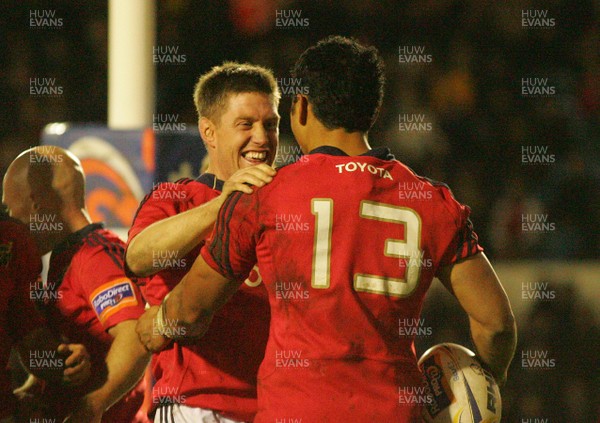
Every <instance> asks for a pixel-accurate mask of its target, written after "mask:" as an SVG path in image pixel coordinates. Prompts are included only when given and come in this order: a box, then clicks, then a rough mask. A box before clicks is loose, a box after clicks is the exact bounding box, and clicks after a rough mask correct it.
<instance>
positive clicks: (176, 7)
mask: <svg viewBox="0 0 600 423" xmlns="http://www.w3.org/2000/svg"><path fill="white" fill-rule="evenodd" d="M32 9H45V10H54V11H56V12H55V13H56V16H57V17H60V18H62V20H63V25H62V26H60V27H54V28H43V29H40V28H32V27H31V26H30V25H29V22H28V20H29V14H30V11H31V10H32ZM531 10H536V11H542V12H543V11H545V13H546V17H547V18H552V19H553V22H554V23H553V24H549V23H548V21H546V24H541V25H538V26H527V25H524V24H523V21H522V18H523V16H524V15H523V13H524V11H531ZM283 11H285V12H283ZM290 11H293V12H290ZM278 13H279V15H278ZM282 13H283V14H282ZM290 13H291V14H292V15H290ZM294 13H295V15H293V14H294ZM598 14H599V5H598V3H597V2H593V1H591V0H581V1H577V2H573V1H567V0H563V1H561V0H555V1H524V0H515V1H511V2H479V1H474V0H471V1H452V0H427V1H422V2H401V1H393V0H379V1H376V0H357V1H350V0H344V1H335V2H334V1H314V0H310V1H276V0H246V1H243V0H229V1H192V0H159V1H157V40H156V42H155V45H156V46H169V47H171V48H177V54H178V55H183V56H184V57H185V61H184V63H178V64H173V63H159V64H157V65H156V66H157V68H156V71H157V74H156V75H157V86H156V88H157V91H156V107H155V113H156V114H163V115H170V116H175V115H176V116H177V118H176V119H177V121H178V122H179V123H187V127H188V129H190V130H193V128H194V122H195V110H194V106H193V102H192V96H191V92H192V88H193V85H194V83H195V81H196V79H197V77H198V75H199V74H201V73H202V72H205V71H206V70H208V69H209V68H210V67H211V66H214V65H216V64H219V63H221V62H222V61H223V60H238V61H251V62H254V63H258V64H262V65H265V66H268V67H270V68H272V69H273V70H274V72H275V75H276V76H277V77H278V78H280V81H281V84H283V85H285V84H288V85H289V84H290V81H289V80H288V82H286V80H285V78H290V75H289V68H290V67H291V65H292V64H293V62H294V60H295V58H297V57H298V55H299V54H300V53H301V52H302V51H303V50H304V49H305V48H306V47H308V46H309V45H311V44H313V43H314V42H316V41H317V40H319V39H320V38H323V37H324V36H326V35H329V34H342V35H351V36H355V37H357V38H358V39H360V40H362V41H364V42H367V43H370V44H373V45H375V46H377V47H378V48H379V49H380V51H381V52H382V54H383V56H384V58H385V61H386V73H387V87H386V95H385V101H384V105H383V109H382V114H381V116H380V118H379V120H378V122H377V123H376V125H375V127H374V129H373V130H372V131H371V133H370V140H371V143H372V145H374V146H376V145H383V144H385V145H387V146H389V147H390V148H391V149H392V150H393V152H394V153H395V154H396V156H397V157H398V158H399V159H400V160H402V161H404V162H405V163H407V164H408V165H409V166H410V167H412V168H413V169H414V170H415V171H416V172H417V173H419V174H422V175H426V176H429V177H431V178H433V179H436V180H440V181H444V182H446V183H448V184H449V185H450V186H451V187H452V189H453V191H454V194H455V196H456V197H457V198H458V199H459V201H461V202H464V203H466V204H468V205H470V206H471V208H472V209H473V214H472V220H473V222H474V225H475V229H476V231H477V232H478V234H479V236H480V241H481V243H482V245H483V246H484V247H485V248H486V251H487V253H488V256H489V257H490V258H491V260H492V262H493V263H494V265H495V266H496V267H497V269H498V271H499V273H500V276H501V279H502V280H503V283H504V284H505V286H506V289H507V291H508V293H509V296H510V297H511V301H512V304H513V307H514V308H515V311H516V312H517V316H518V324H519V330H520V332H519V338H520V339H519V345H518V347H517V352H516V355H515V360H514V362H513V365H512V368H511V373H510V375H509V382H508V384H507V386H506V388H505V389H504V391H503V400H504V416H505V419H503V421H507V422H515V421H527V419H534V418H541V419H543V418H546V419H549V420H548V421H552V422H554V421H557V422H558V421H561V422H563V421H564V422H592V421H598V418H599V414H598V412H599V410H600V405H599V403H598V398H599V397H600V381H599V379H600V375H599V372H598V365H597V363H598V350H599V349H600V348H599V347H600V334H599V328H598V316H599V315H598V310H599V307H598V306H599V305H600V289H599V288H598V282H599V281H598V279H599V275H600V264H599V262H598V261H597V259H598V253H599V252H600V230H599V229H600V228H599V226H600V223H599V222H600V211H599V208H598V204H600V189H599V188H600V160H599V158H600V125H598V123H599V122H600V119H599V117H600V79H599V77H600V60H599V56H598V52H599V51H600V48H599V47H600V36H599V32H598ZM277 16H280V17H281V16H283V17H285V16H288V17H289V16H296V17H298V18H300V20H301V21H299V22H302V23H301V24H299V25H282V21H281V20H280V21H277ZM107 17H108V9H107V3H106V1H104V0H102V1H100V0H88V1H86V2H75V1H5V2H2V4H1V5H0V33H1V38H0V48H1V51H2V52H3V54H2V55H0V75H1V78H0V92H1V93H2V94H1V95H2V102H0V168H1V170H2V174H4V171H5V170H6V167H7V166H8V164H9V163H10V162H11V161H12V159H14V157H15V156H16V155H17V154H18V153H19V152H20V151H22V150H24V149H26V148H28V147H30V146H33V145H37V144H38V143H39V142H40V134H41V131H42V130H43V128H44V127H45V125H47V124H48V123H51V122H74V123H89V122H96V123H98V124H100V125H105V124H106V116H107V91H108V84H107V54H108V51H107V49H108V47H107ZM403 54H404V55H410V54H413V55H417V56H418V55H421V56H423V55H424V57H425V60H424V61H422V63H414V62H413V63H411V62H407V61H406V60H404V62H402V61H401V60H402V59H401V58H400V56H401V55H403ZM427 57H429V59H427ZM417 61H419V60H418V59H417ZM44 77H51V78H56V81H59V85H60V86H61V87H62V90H61V91H62V92H61V94H59V95H53V96H35V95H32V94H31V92H30V84H31V82H30V81H31V78H44ZM528 78H547V80H546V81H545V82H544V83H543V87H542V88H545V91H546V94H545V95H533V96H527V95H524V94H523V87H524V85H523V84H524V82H523V80H524V79H528ZM548 93H549V94H548ZM289 99H290V96H289V95H287V96H286V95H284V97H283V101H282V103H281V107H280V113H281V114H282V117H283V119H282V123H281V127H280V131H281V139H282V142H283V143H287V145H289V143H291V142H292V141H291V132H290V129H289V122H288V121H287V118H286V116H287V111H288V110H289ZM415 119H416V120H419V119H421V122H422V123H424V124H425V125H424V126H420V127H419V129H416V130H405V129H403V128H402V126H401V125H399V123H400V122H405V123H406V122H410V121H414V120H415ZM536 146H537V148H541V149H538V150H535V147H536ZM531 148H534V151H536V153H535V154H534V156H536V157H538V158H541V160H546V163H545V164H540V163H531V162H528V161H527V159H526V158H524V157H523V154H524V152H525V153H528V154H529V153H531V151H532V150H531ZM288 151H289V150H288ZM549 158H550V159H549ZM197 170H198V169H197V168H193V169H191V171H192V173H196V172H197ZM184 171H185V169H184ZM524 216H537V218H541V219H546V221H547V222H550V223H552V224H553V225H550V226H549V227H546V229H545V230H533V231H526V230H523V222H524V221H523V219H524ZM536 292H537V293H538V297H543V298H541V299H540V298H537V299H536V298H535V295H532V293H533V294H535V293H536ZM532 297H534V298H532ZM423 319H424V320H423V329H424V330H423V333H424V335H422V336H419V337H418V339H417V348H418V352H419V353H422V352H423V351H424V349H425V348H426V347H428V346H430V345H433V344H435V343H438V342H441V341H455V342H458V343H461V344H463V345H466V346H470V341H469V339H468V332H467V324H466V320H465V319H464V316H462V315H461V314H460V312H459V311H458V310H457V306H456V304H455V303H454V302H453V301H452V299H451V298H450V297H449V295H447V294H446V293H444V292H442V291H440V290H439V289H434V290H432V292H431V295H430V298H429V300H428V302H427V304H426V309H425V312H424V316H423ZM530 351H540V352H541V353H542V354H544V353H545V354H547V357H548V358H550V359H552V361H546V365H544V366H538V367H534V368H531V367H527V366H526V365H524V362H523V360H522V357H525V356H524V355H523V354H525V353H526V352H530ZM550 363H554V365H550ZM531 421H533V420H531Z"/></svg>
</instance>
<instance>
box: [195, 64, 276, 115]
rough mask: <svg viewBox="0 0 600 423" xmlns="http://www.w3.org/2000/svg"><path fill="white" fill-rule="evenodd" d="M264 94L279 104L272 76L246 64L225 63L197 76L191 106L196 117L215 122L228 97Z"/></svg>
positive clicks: (257, 67)
mask: <svg viewBox="0 0 600 423" xmlns="http://www.w3.org/2000/svg"><path fill="white" fill-rule="evenodd" d="M248 92H257V93H264V94H267V95H269V96H272V97H273V98H274V100H275V103H278V102H279V98H280V94H279V88H278V87H277V82H276V81H275V78H274V77H273V73H272V72H271V71H270V70H269V69H267V68H263V67H262V66H257V65H251V64H249V63H236V62H225V63H223V64H222V65H221V66H215V67H213V68H212V69H211V70H210V71H209V72H207V73H205V74H204V75H202V76H201V77H200V79H199V80H198V82H197V83H196V87H195V88H194V104H195V105H196V111H197V112H198V118H201V117H206V118H209V119H211V120H213V121H215V122H217V121H218V120H219V117H220V116H221V113H222V112H223V111H224V108H225V106H226V104H227V96H228V95H229V94H240V93H248Z"/></svg>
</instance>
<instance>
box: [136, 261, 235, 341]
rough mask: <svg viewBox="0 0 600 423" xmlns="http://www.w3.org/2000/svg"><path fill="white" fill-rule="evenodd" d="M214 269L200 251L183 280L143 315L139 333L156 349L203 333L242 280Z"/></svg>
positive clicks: (138, 329)
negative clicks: (157, 305)
mask: <svg viewBox="0 0 600 423" xmlns="http://www.w3.org/2000/svg"><path fill="white" fill-rule="evenodd" d="M242 282H243V279H241V280H230V279H228V278H226V277H224V276H222V275H221V274H220V273H218V272H216V271H215V270H213V269H212V268H211V267H210V266H209V265H208V264H207V263H206V261H205V260H204V258H203V257H202V256H201V255H200V256H198V258H197V259H196V261H195V262H194V264H193V266H192V268H191V269H190V271H189V272H188V273H187V274H186V275H185V276H184V277H183V279H182V280H181V282H180V283H179V284H178V285H177V286H176V287H175V289H173V291H171V293H170V294H169V295H168V296H167V298H165V299H164V301H163V302H162V304H161V305H160V307H151V308H150V309H149V310H147V311H146V313H144V315H143V316H142V317H140V319H139V321H138V325H137V329H136V330H137V332H138V336H139V337H140V341H141V342H142V344H143V345H145V347H146V348H147V349H148V350H149V351H153V352H157V351H160V350H162V349H163V348H164V347H165V346H166V345H168V344H169V342H170V340H171V339H181V338H187V337H201V336H202V335H204V333H205V332H206V331H207V330H208V327H209V326H210V322H211V321H212V318H213V316H214V314H215V313H216V312H217V311H218V310H219V309H220V308H221V307H222V306H223V305H224V304H225V303H226V302H227V301H228V300H229V298H231V296H232V295H233V294H234V293H235V291H237V289H238V288H239V286H240V285H241V284H242Z"/></svg>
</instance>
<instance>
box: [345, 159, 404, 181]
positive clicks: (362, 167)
mask: <svg viewBox="0 0 600 423" xmlns="http://www.w3.org/2000/svg"><path fill="white" fill-rule="evenodd" d="M335 167H337V169H338V172H339V173H342V172H355V171H357V170H358V171H360V172H369V173H371V174H373V175H378V176H379V177H380V178H387V179H390V180H392V181H393V180H394V178H392V175H390V172H388V171H387V170H385V169H384V168H382V167H377V166H373V165H370V164H367V163H360V162H348V163H345V164H338V165H335Z"/></svg>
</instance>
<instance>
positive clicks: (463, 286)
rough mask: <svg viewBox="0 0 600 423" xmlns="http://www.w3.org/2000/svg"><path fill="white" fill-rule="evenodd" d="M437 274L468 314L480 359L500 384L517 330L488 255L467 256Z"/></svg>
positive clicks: (504, 378)
mask: <svg viewBox="0 0 600 423" xmlns="http://www.w3.org/2000/svg"><path fill="white" fill-rule="evenodd" d="M438 277H439V279H440V281H441V282H442V283H443V284H444V286H445V287H446V288H447V289H448V290H449V291H450V292H451V293H452V294H453V295H454V296H455V297H456V298H457V299H458V301H459V303H460V305H461V306H462V308H463V309H464V310H465V312H466V313H467V315H468V316H469V323H470V328H471V336H472V338H473V342H474V343H475V348H476V350H477V354H478V356H479V358H480V359H481V360H482V361H483V362H484V364H486V365H487V366H488V367H489V368H490V370H491V371H492V373H493V374H494V377H495V378H496V381H497V382H498V384H503V383H504V382H505V380H506V375H507V369H508V366H509V365H510V362H511V361H512V358H513V355H514V352H515V347H516V342H517V330H516V325H515V318H514V315H513V312H512V309H511V307H510V303H509V301H508V297H507V296H506V293H505V292H504V289H503V288H502V284H501V283H500V281H499V279H498V276H497V275H496V273H495V272H494V269H493V268H492V266H491V264H490V262H489V261H488V259H487V257H486V256H485V254H484V253H478V254H475V255H473V256H470V257H467V258H465V259H463V260H460V261H458V262H456V263H454V264H453V265H449V266H446V267H444V268H442V269H441V271H440V272H438Z"/></svg>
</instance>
